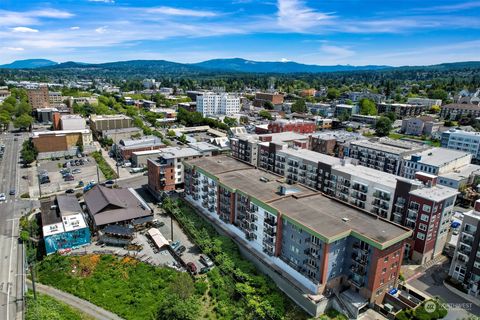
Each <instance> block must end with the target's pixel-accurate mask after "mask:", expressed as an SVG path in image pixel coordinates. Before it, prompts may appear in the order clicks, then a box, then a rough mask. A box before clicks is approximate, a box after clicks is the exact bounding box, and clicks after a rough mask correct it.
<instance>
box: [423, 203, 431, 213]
mask: <svg viewBox="0 0 480 320" xmlns="http://www.w3.org/2000/svg"><path fill="white" fill-rule="evenodd" d="M422 210H423V211H425V212H430V211H431V210H432V207H430V206H429V205H427V204H424V205H423V207H422Z"/></svg>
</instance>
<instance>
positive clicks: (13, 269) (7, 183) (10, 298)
mask: <svg viewBox="0 0 480 320" xmlns="http://www.w3.org/2000/svg"><path fill="white" fill-rule="evenodd" d="M26 137H27V135H26V134H22V135H21V136H18V137H17V136H14V135H13V134H12V133H10V132H7V133H6V134H2V135H1V136H0V141H1V143H2V144H5V154H4V157H3V159H2V160H1V162H0V193H5V195H6V200H5V201H2V202H0V318H1V319H6V320H10V319H15V318H16V317H17V311H18V312H21V311H22V305H21V303H22V297H23V286H22V285H21V283H22V279H23V277H24V270H23V269H24V266H23V252H22V249H21V247H20V246H19V244H18V234H19V224H18V221H19V218H20V217H21V214H22V212H26V211H27V210H30V209H31V201H29V200H21V199H20V190H19V186H20V183H19V170H20V169H19V164H18V162H19V152H20V149H21V144H22V141H23V140H24V139H25V138H26ZM12 189H15V191H16V194H15V195H9V191H10V190H12Z"/></svg>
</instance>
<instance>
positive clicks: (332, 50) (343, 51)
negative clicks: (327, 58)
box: [320, 44, 355, 59]
mask: <svg viewBox="0 0 480 320" xmlns="http://www.w3.org/2000/svg"><path fill="white" fill-rule="evenodd" d="M320 50H321V51H322V52H324V53H327V54H330V55H332V56H334V57H335V58H338V59H343V58H348V57H351V56H353V55H355V51H353V50H350V49H348V48H345V47H340V46H334V45H327V44H324V45H322V46H321V47H320Z"/></svg>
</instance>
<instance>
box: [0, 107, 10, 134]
mask: <svg viewBox="0 0 480 320" xmlns="http://www.w3.org/2000/svg"><path fill="white" fill-rule="evenodd" d="M10 120H11V119H10V115H9V114H8V113H7V112H6V111H0V127H1V128H0V130H7V129H8V125H9V124H10Z"/></svg>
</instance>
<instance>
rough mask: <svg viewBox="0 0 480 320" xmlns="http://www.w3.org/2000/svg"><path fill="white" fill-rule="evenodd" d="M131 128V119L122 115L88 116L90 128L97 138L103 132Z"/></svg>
mask: <svg viewBox="0 0 480 320" xmlns="http://www.w3.org/2000/svg"><path fill="white" fill-rule="evenodd" d="M131 127H133V119H132V118H130V117H128V116H126V115H123V114H114V115H91V116H90V128H91V129H92V131H93V133H94V134H95V135H97V136H101V135H102V132H103V131H105V130H112V129H124V128H131Z"/></svg>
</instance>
